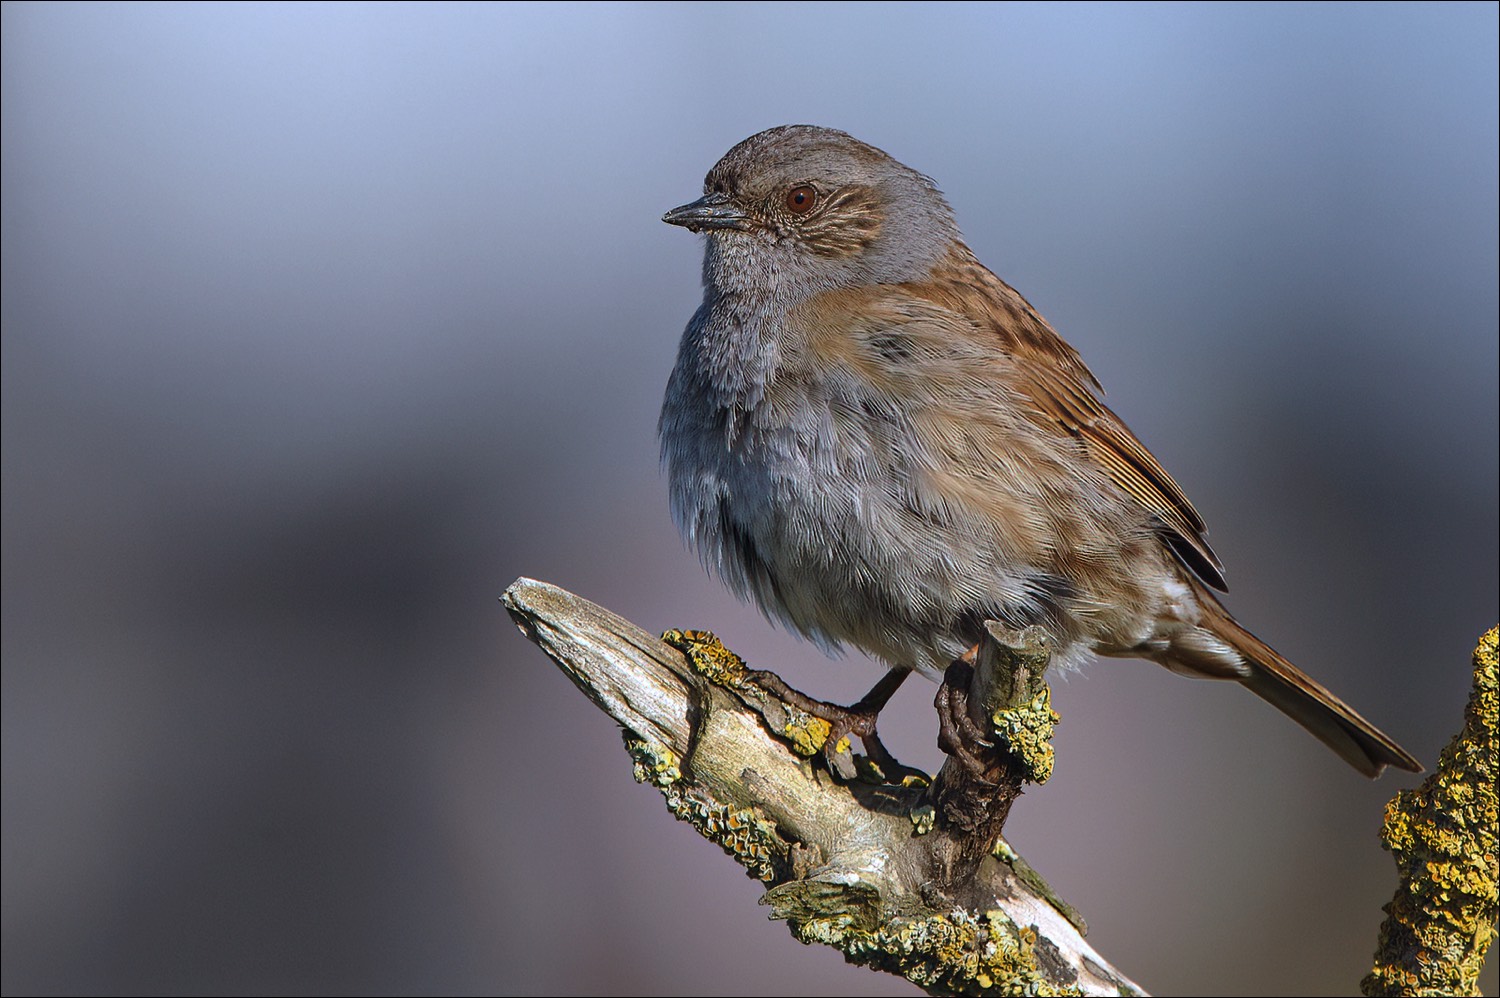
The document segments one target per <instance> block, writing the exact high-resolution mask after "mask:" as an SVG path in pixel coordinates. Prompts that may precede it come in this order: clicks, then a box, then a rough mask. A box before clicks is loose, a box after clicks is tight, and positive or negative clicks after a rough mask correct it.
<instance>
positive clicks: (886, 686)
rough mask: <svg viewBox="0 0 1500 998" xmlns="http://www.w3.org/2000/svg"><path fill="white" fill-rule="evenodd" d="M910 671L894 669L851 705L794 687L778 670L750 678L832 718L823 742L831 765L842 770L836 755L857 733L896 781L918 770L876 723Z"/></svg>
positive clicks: (888, 776) (803, 708)
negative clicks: (887, 742) (886, 741)
mask: <svg viewBox="0 0 1500 998" xmlns="http://www.w3.org/2000/svg"><path fill="white" fill-rule="evenodd" d="M909 675H911V669H909V668H906V669H902V668H893V669H890V670H889V671H887V672H886V674H885V675H884V676H881V677H880V681H879V682H878V683H876V684H875V685H874V686H873V687H871V689H870V692H868V693H866V694H865V695H864V696H862V697H860V699H859V702H858V703H855V704H853V705H852V706H849V707H843V706H840V705H839V704H836V703H829V702H827V701H826V700H814V699H813V698H812V697H810V696H808V695H807V694H805V693H802V692H800V691H798V690H794V689H792V688H791V687H790V686H788V685H787V684H786V681H785V680H783V679H782V678H781V677H780V676H778V675H776V674H775V673H774V672H766V671H763V670H753V671H751V672H750V673H749V676H748V678H749V679H750V681H751V682H753V683H755V684H756V685H757V686H759V687H761V688H762V689H764V690H765V691H766V692H768V693H770V694H772V695H774V696H776V697H778V698H780V699H781V700H783V701H785V702H786V703H788V704H790V705H791V706H793V707H795V708H797V709H798V710H801V711H805V712H806V713H808V714H811V715H812V716H814V717H818V718H822V719H823V720H824V721H827V722H828V727H829V730H828V738H827V740H826V741H825V742H824V743H823V753H824V755H825V756H826V757H827V758H828V762H829V769H831V770H833V771H835V772H837V771H838V769H837V768H836V767H835V765H834V762H833V757H834V756H835V755H837V754H838V744H839V742H841V741H843V740H844V739H845V738H847V737H848V736H849V735H854V736H856V737H857V738H859V740H860V742H861V743H863V745H864V747H865V754H866V755H867V756H868V757H869V759H870V761H871V762H872V763H874V764H875V765H876V767H878V768H879V769H880V771H881V773H882V774H884V776H885V778H886V779H887V780H893V781H894V780H899V779H900V778H901V776H903V775H905V774H907V773H911V772H914V770H910V769H908V768H907V767H906V766H903V765H901V763H899V762H897V761H896V757H895V756H893V755H891V753H890V750H889V749H887V748H886V747H885V746H884V745H883V744H881V741H880V736H879V735H878V734H877V733H876V731H875V723H876V721H877V720H878V719H879V716H880V711H881V709H882V708H884V707H885V705H886V704H887V703H889V702H890V699H891V697H892V696H893V695H895V692H896V691H897V690H898V689H900V688H901V684H902V683H903V682H905V681H906V677H907V676H909Z"/></svg>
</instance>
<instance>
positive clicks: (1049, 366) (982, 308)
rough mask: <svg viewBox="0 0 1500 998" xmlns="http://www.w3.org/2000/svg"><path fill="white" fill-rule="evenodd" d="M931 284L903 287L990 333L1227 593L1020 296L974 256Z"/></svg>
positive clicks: (1173, 493)
mask: <svg viewBox="0 0 1500 998" xmlns="http://www.w3.org/2000/svg"><path fill="white" fill-rule="evenodd" d="M934 278H936V279H935V280H933V281H930V282H929V281H924V282H921V283H912V284H905V285H902V286H901V287H902V290H904V291H906V292H908V293H910V294H912V295H914V296H916V297H920V298H926V299H927V300H929V301H932V302H934V303H935V304H938V305H941V306H943V307H944V308H947V309H951V310H953V311H955V312H958V313H960V314H962V315H963V316H965V317H966V318H968V319H969V320H970V321H971V322H972V323H974V325H975V326H976V327H978V328H979V329H983V330H986V331H988V332H990V333H992V334H994V335H995V336H996V337H997V338H998V339H999V340H1000V343H1001V345H1002V348H1003V349H1004V350H1005V352H1006V353H1008V354H1009V355H1010V356H1011V357H1012V358H1013V359H1014V360H1015V361H1016V363H1017V364H1018V365H1020V367H1021V369H1022V371H1023V373H1024V374H1025V378H1024V382H1023V384H1022V385H1021V386H1020V387H1021V388H1022V390H1023V391H1028V392H1029V394H1030V395H1031V398H1032V401H1033V402H1034V403H1035V404H1036V406H1037V408H1038V409H1039V410H1040V411H1042V412H1044V413H1046V414H1047V415H1048V416H1050V417H1052V418H1054V419H1056V420H1057V421H1058V423H1059V424H1061V425H1062V427H1063V428H1064V429H1066V430H1067V432H1068V433H1070V434H1072V435H1073V436H1075V437H1077V438H1078V439H1080V440H1081V441H1083V444H1084V446H1085V448H1086V450H1087V452H1088V454H1089V456H1090V457H1092V458H1093V459H1094V460H1095V461H1097V462H1099V465H1100V467H1102V468H1103V469H1104V470H1105V471H1106V472H1107V473H1108V474H1109V477H1110V478H1111V479H1112V480H1113V481H1114V482H1115V484H1117V485H1119V486H1120V488H1122V489H1124V490H1125V492H1126V494H1128V495H1129V496H1130V497H1131V498H1133V499H1135V501H1136V502H1138V503H1140V504H1141V505H1142V506H1144V507H1145V508H1146V509H1147V510H1149V511H1150V512H1151V513H1152V514H1153V515H1154V516H1155V517H1156V519H1157V520H1158V522H1160V523H1161V525H1162V528H1163V531H1164V537H1165V539H1166V541H1167V543H1168V544H1169V545H1170V546H1171V548H1172V551H1173V552H1174V553H1175V554H1176V555H1177V557H1178V559H1179V560H1181V561H1182V563H1183V564H1184V565H1186V566H1187V567H1188V568H1190V569H1192V571H1193V572H1194V573H1195V574H1196V575H1197V576H1198V577H1199V578H1201V579H1202V580H1203V581H1204V582H1205V583H1207V584H1208V585H1210V586H1213V587H1214V588H1215V589H1219V590H1227V588H1228V587H1227V586H1226V584H1225V582H1224V566H1223V565H1222V564H1221V563H1220V561H1219V558H1218V556H1217V555H1215V554H1214V552H1213V549H1212V548H1210V547H1209V546H1208V541H1207V539H1206V538H1205V537H1204V534H1205V533H1206V532H1207V528H1206V526H1205V525H1204V523H1203V517H1201V516H1199V515H1198V511H1197V510H1196V509H1194V508H1193V504H1192V503H1191V502H1190V501H1189V500H1188V497H1187V496H1186V494H1184V493H1183V491H1182V488H1181V487H1180V486H1179V485H1178V484H1177V483H1176V482H1175V481H1173V480H1172V476H1171V475H1169V474H1167V470H1166V469H1165V468H1163V467H1162V466H1161V462H1159V461H1157V460H1156V457H1155V456H1154V455H1152V453H1151V452H1150V451H1149V450H1147V449H1146V446H1145V445H1144V444H1142V443H1141V442H1140V440H1138V439H1136V436H1135V434H1134V433H1131V432H1130V428H1129V427H1127V426H1126V425H1125V424H1124V422H1122V421H1121V419H1120V417H1119V416H1116V415H1115V414H1114V413H1113V412H1112V411H1110V409H1109V407H1108V406H1106V405H1105V404H1104V403H1103V402H1101V401H1100V400H1099V397H1098V395H1096V394H1095V393H1096V392H1099V393H1102V392H1103V390H1104V389H1103V388H1102V387H1101V386H1100V385H1099V382H1098V380H1097V379H1095V377H1094V375H1093V373H1092V372H1091V371H1089V369H1088V367H1087V366H1085V365H1084V363H1083V359H1082V358H1081V357H1079V356H1078V352H1077V351H1076V350H1074V349H1073V348H1072V347H1071V346H1069V345H1068V343H1067V342H1066V341H1065V340H1064V339H1063V338H1062V337H1061V336H1058V335H1057V333H1056V332H1055V331H1054V330H1053V329H1052V327H1051V326H1050V325H1048V324H1047V321H1046V320H1045V319H1043V318H1042V317H1041V315H1039V314H1038V313H1037V311H1036V310H1035V309H1034V308H1032V307H1031V304H1030V303H1029V302H1027V301H1026V299H1025V298H1023V297H1021V295H1020V293H1019V292H1017V291H1016V290H1015V289H1014V288H1012V287H1011V286H1010V285H1009V284H1006V283H1005V282H1004V281H1002V280H1001V279H1000V278H998V277H996V276H995V275H994V274H993V273H991V272H990V271H989V270H988V269H986V268H985V267H984V266H983V265H981V264H980V263H978V262H977V261H975V260H974V259H973V258H972V257H968V258H967V259H965V258H963V257H959V258H956V259H954V260H953V261H952V262H951V264H950V265H948V266H944V267H939V268H938V269H937V271H936V272H935V274H934Z"/></svg>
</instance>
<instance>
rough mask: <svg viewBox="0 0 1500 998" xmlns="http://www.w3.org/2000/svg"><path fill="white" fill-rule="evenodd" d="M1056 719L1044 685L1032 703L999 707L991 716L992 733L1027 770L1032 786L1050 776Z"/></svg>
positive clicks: (1049, 695) (1045, 780)
mask: <svg viewBox="0 0 1500 998" xmlns="http://www.w3.org/2000/svg"><path fill="white" fill-rule="evenodd" d="M1058 720H1059V718H1058V716H1057V711H1055V710H1053V709H1052V691H1051V690H1050V689H1048V688H1047V687H1046V686H1045V685H1044V686H1042V688H1041V690H1040V691H1039V692H1038V693H1037V695H1036V696H1035V697H1033V698H1032V700H1031V702H1030V703H1028V704H1025V705H1024V706H1021V707H1012V708H1002V709H1000V710H997V711H995V713H994V714H992V715H991V716H990V721H991V723H993V724H994V726H995V734H997V735H999V736H1000V739H1001V741H1002V743H1003V744H1004V746H1005V748H1006V750H1007V751H1009V752H1010V754H1011V755H1013V756H1014V757H1015V758H1016V760H1017V761H1018V762H1020V763H1021V765H1022V766H1023V767H1024V768H1025V770H1026V778H1027V779H1028V780H1029V781H1031V782H1032V783H1046V782H1047V780H1048V778H1050V777H1051V776H1052V732H1053V729H1054V728H1055V727H1056V726H1057V722H1058Z"/></svg>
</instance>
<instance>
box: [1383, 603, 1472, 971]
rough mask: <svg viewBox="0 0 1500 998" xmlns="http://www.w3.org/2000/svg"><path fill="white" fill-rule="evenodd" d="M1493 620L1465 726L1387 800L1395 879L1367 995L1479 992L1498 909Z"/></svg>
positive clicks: (1385, 840)
mask: <svg viewBox="0 0 1500 998" xmlns="http://www.w3.org/2000/svg"><path fill="white" fill-rule="evenodd" d="M1497 644H1500V627H1494V628H1491V629H1490V631H1489V633H1487V634H1485V636H1484V637H1483V638H1481V639H1480V640H1479V647H1478V648H1475V649H1474V685H1473V689H1472V690H1471V692H1470V694H1469V705H1468V707H1467V708H1466V709H1465V710H1464V728H1463V730H1462V731H1460V732H1459V733H1458V734H1457V735H1455V736H1454V737H1453V740H1452V741H1451V742H1449V743H1448V747H1447V748H1445V749H1443V756H1442V758H1441V759H1440V760H1439V761H1438V768H1437V771H1436V772H1435V773H1433V774H1432V775H1431V776H1429V777H1428V778H1427V779H1426V780H1424V781H1423V783H1422V786H1421V787H1420V788H1419V789H1417V790H1415V791H1412V790H1403V791H1402V792H1401V793H1399V794H1397V795H1396V796H1395V798H1394V799H1393V800H1392V801H1391V802H1390V804H1388V805H1387V806H1386V811H1385V828H1384V829H1383V830H1382V832H1381V841H1382V842H1383V843H1384V844H1385V847H1386V848H1387V849H1389V850H1390V851H1391V852H1392V853H1394V854H1395V857H1396V868H1397V869H1398V870H1399V871H1400V873H1401V884H1400V886H1399V887H1398V888H1397V889H1396V896H1395V898H1394V899H1393V900H1392V901H1391V903H1390V904H1388V905H1386V906H1385V911H1386V914H1387V915H1388V916H1389V917H1388V918H1386V920H1385V923H1384V924H1383V925H1381V927H1380V949H1379V951H1378V952H1377V953H1376V954H1375V969H1374V970H1372V971H1371V972H1370V974H1369V976H1368V977H1366V978H1365V979H1364V980H1363V981H1362V982H1360V988H1361V990H1363V991H1364V993H1365V994H1367V995H1371V996H1374V995H1418V994H1443V995H1478V994H1479V971H1480V969H1481V968H1482V967H1483V966H1484V955H1485V951H1486V950H1488V949H1489V947H1490V943H1492V942H1494V940H1495V917H1496V914H1497V911H1500V891H1497V883H1500V858H1497V856H1496V853H1497V840H1500V829H1497V827H1496V825H1497V822H1500V807H1497V805H1500V793H1497V790H1496V779H1497V778H1500V735H1497V728H1500V679H1497V676H1496V664H1497V663H1496V660H1497Z"/></svg>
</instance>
